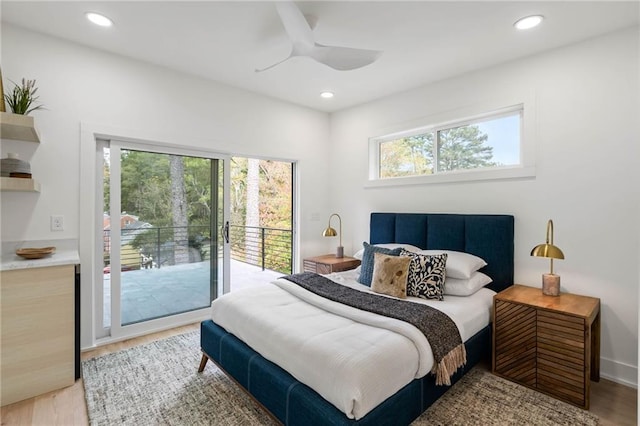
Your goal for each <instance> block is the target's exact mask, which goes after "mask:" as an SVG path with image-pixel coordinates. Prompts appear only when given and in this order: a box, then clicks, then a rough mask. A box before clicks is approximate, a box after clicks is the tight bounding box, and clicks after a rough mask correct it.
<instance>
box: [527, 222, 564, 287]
mask: <svg viewBox="0 0 640 426" xmlns="http://www.w3.org/2000/svg"><path fill="white" fill-rule="evenodd" d="M531 256H537V257H547V258H549V260H550V262H551V271H550V272H549V273H548V274H542V293H543V294H546V295H548V296H558V295H560V275H556V274H554V273H553V259H564V253H562V250H560V249H559V248H558V247H556V246H554V245H553V221H552V220H551V219H549V222H547V242H546V243H545V244H538V245H537V246H535V247H534V248H533V250H531Z"/></svg>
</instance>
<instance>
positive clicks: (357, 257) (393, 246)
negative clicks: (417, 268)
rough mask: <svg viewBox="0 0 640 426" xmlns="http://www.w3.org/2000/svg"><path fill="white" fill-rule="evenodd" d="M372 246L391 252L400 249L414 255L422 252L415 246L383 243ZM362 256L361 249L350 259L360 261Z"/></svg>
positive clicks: (362, 249) (362, 251)
mask: <svg viewBox="0 0 640 426" xmlns="http://www.w3.org/2000/svg"><path fill="white" fill-rule="evenodd" d="M373 245H374V246H376V247H382V248H386V249H389V250H393V249H395V248H398V247H402V248H403V249H405V250H406V251H412V252H414V253H418V252H419V251H420V250H422V249H421V248H419V247H416V246H412V245H411V244H398V243H385V244H373ZM363 254H364V248H361V249H360V250H358V251H357V252H355V254H354V255H353V256H352V257H355V258H356V259H358V260H362V255H363Z"/></svg>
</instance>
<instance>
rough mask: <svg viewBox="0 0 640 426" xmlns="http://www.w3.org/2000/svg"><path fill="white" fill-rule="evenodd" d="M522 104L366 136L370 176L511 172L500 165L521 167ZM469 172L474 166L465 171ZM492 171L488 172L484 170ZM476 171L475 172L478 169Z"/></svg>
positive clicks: (471, 176)
mask: <svg viewBox="0 0 640 426" xmlns="http://www.w3.org/2000/svg"><path fill="white" fill-rule="evenodd" d="M522 118H523V106H522V105H518V106H515V107H511V108H507V109H503V110H500V111H494V112H491V113H486V114H482V115H479V116H475V117H472V118H467V119H459V120H455V121H451V122H449V123H447V124H440V125H430V126H425V127H421V128H418V129H414V130H410V131H406V132H401V133H395V134H393V135H387V136H382V137H377V138H373V139H371V140H370V147H371V151H370V155H371V156H372V158H371V163H370V164H371V170H370V180H371V181H394V182H396V183H402V182H404V181H405V180H409V181H411V182H414V181H415V179H397V178H417V177H420V178H422V180H421V182H425V183H426V182H429V181H430V179H431V180H433V179H434V177H435V176H441V177H442V176H445V175H446V176H452V175H463V174H464V175H466V176H465V177H461V178H460V177H458V178H455V177H454V178H453V179H442V178H438V179H435V180H434V181H437V182H442V181H445V180H481V179H486V178H489V179H493V178H501V177H515V176H518V175H519V174H518V173H516V174H515V176H514V173H506V174H502V175H501V173H497V174H496V171H498V172H499V171H500V170H512V169H517V168H520V169H522V168H524V166H525V163H524V161H523V157H524V155H523V154H524V153H523V140H522V139H523V137H522V135H523V133H524V132H523V120H522ZM469 172H476V173H475V174H470V173H469ZM486 172H492V173H493V176H489V175H486V174H485V173H486ZM478 173H480V174H478Z"/></svg>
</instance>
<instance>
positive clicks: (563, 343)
mask: <svg viewBox="0 0 640 426" xmlns="http://www.w3.org/2000/svg"><path fill="white" fill-rule="evenodd" d="M493 372H494V373H495V374H497V375H499V376H502V377H504V378H507V379H509V380H513V381H515V382H518V383H520V384H523V385H525V386H528V387H530V388H533V389H536V390H538V391H541V392H544V393H546V394H548V395H551V396H554V397H556V398H558V399H561V400H563V401H566V402H569V403H571V404H574V405H577V406H579V407H582V408H586V409H588V408H589V390H590V380H595V381H598V380H600V299H597V298H594V297H586V296H578V295H574V294H566V293H561V294H560V296H546V295H544V294H542V290H541V289H539V288H534V287H526V286H521V285H514V286H512V287H510V288H508V289H506V290H504V291H503V292H500V293H498V294H497V295H495V296H494V318H493Z"/></svg>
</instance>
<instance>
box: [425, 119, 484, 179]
mask: <svg viewBox="0 0 640 426" xmlns="http://www.w3.org/2000/svg"><path fill="white" fill-rule="evenodd" d="M487 139H488V136H487V135H486V134H484V133H482V132H480V129H479V128H478V126H463V127H456V128H453V129H447V130H441V131H440V140H439V145H438V171H441V172H446V171H450V170H469V169H477V168H482V167H492V166H495V165H496V163H495V162H493V161H491V159H492V158H493V148H492V147H491V146H486V145H484V143H485V142H486V141H487Z"/></svg>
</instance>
